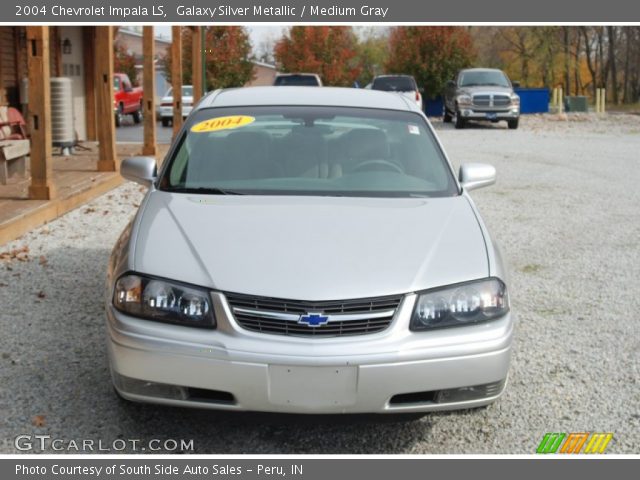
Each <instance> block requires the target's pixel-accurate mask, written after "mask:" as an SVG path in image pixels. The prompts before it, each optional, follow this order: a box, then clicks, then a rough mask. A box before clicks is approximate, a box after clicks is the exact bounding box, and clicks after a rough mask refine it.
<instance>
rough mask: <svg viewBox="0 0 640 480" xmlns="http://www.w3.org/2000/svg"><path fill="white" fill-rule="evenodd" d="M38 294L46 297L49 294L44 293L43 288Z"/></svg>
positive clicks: (40, 296) (39, 296)
mask: <svg viewBox="0 0 640 480" xmlns="http://www.w3.org/2000/svg"><path fill="white" fill-rule="evenodd" d="M37 295H38V298H45V297H46V296H47V294H46V293H44V292H43V291H42V290H40V291H39V292H38V294H37Z"/></svg>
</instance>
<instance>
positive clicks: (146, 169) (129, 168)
mask: <svg viewBox="0 0 640 480" xmlns="http://www.w3.org/2000/svg"><path fill="white" fill-rule="evenodd" d="M156 172H157V166H156V159H155V158H151V157H129V158H125V159H124V160H123V161H122V164H121V165H120V175H122V176H123V177H124V178H126V179H127V180H131V181H133V182H136V183H139V184H140V185H144V186H145V187H150V186H151V184H152V183H153V181H154V180H155V179H156V174H157V173H156Z"/></svg>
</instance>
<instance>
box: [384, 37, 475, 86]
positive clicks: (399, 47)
mask: <svg viewBox="0 0 640 480" xmlns="http://www.w3.org/2000/svg"><path fill="white" fill-rule="evenodd" d="M389 48H390V54H389V59H388V60H387V63H386V65H385V66H386V70H387V72H388V73H396V74H406V75H413V77H414V78H415V79H416V82H417V83H418V86H419V87H422V88H424V94H425V96H426V97H427V98H435V97H437V96H438V95H441V94H442V91H443V90H444V87H445V84H446V83H447V81H448V80H451V79H452V78H453V77H454V75H455V74H456V72H457V71H458V70H460V69H461V68H464V67H467V66H469V65H470V64H471V62H472V60H473V58H474V56H475V53H474V50H473V43H472V40H471V36H470V35H469V32H468V31H467V28H466V27H395V28H394V29H393V30H392V31H391V35H390V38H389Z"/></svg>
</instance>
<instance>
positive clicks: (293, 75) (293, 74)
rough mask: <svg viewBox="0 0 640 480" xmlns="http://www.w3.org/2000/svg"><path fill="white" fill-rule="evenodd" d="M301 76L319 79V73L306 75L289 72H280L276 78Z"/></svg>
mask: <svg viewBox="0 0 640 480" xmlns="http://www.w3.org/2000/svg"><path fill="white" fill-rule="evenodd" d="M301 76H306V77H319V75H318V74H317V73H305V72H289V73H284V72H278V73H276V77H301Z"/></svg>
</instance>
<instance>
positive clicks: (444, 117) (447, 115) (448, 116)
mask: <svg viewBox="0 0 640 480" xmlns="http://www.w3.org/2000/svg"><path fill="white" fill-rule="evenodd" d="M452 119H453V117H452V116H451V114H450V113H449V110H447V107H444V114H443V115H442V121H443V122H444V123H451V120H452Z"/></svg>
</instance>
